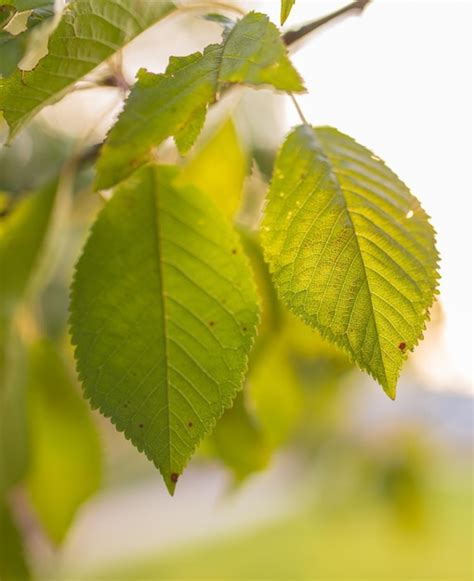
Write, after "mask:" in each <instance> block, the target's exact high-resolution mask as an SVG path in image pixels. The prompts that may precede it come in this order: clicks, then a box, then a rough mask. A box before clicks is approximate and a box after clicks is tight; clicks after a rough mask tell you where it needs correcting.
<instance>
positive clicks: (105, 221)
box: [70, 166, 258, 493]
mask: <svg viewBox="0 0 474 581" xmlns="http://www.w3.org/2000/svg"><path fill="white" fill-rule="evenodd" d="M175 178H176V171H175V170H174V169H173V168H164V167H161V168H160V167H153V166H147V167H145V168H143V169H141V170H140V171H138V172H135V173H134V174H133V176H131V178H130V179H129V180H128V181H127V182H125V183H124V184H123V185H122V186H121V187H119V188H118V189H117V191H116V192H115V194H114V195H113V197H112V199H111V200H110V201H109V202H108V203H107V205H106V206H105V208H104V209H103V210H102V212H101V214H100V215H99V218H98V220H97V222H96V224H95V226H94V227H93V229H92V234H91V237H90V239H89V241H88V242H87V245H86V247H85V250H84V253H83V255H82V257H81V259H80V261H79V263H78V266H77V272H76V276H75V280H74V283H73V287H72V304H71V320H70V322H71V332H72V339H73V343H74V344H75V345H76V350H75V356H76V359H77V368H78V371H79V375H80V377H81V379H82V381H83V383H84V389H85V393H86V396H87V397H88V398H90V400H91V403H92V405H93V406H94V407H99V408H100V410H101V411H102V413H103V414H104V415H106V416H108V417H111V418H112V421H113V423H114V424H115V425H116V426H117V428H118V429H119V430H120V431H124V432H125V435H126V436H127V438H130V439H131V440H132V442H133V444H134V445H135V446H136V447H137V448H138V449H139V450H141V451H142V450H143V451H145V453H146V455H147V456H148V458H150V459H151V460H152V461H153V462H154V463H155V465H156V466H157V467H158V468H159V469H160V471H161V473H162V475H163V477H164V480H165V482H166V485H167V487H168V489H169V491H170V493H173V492H174V488H175V485H176V481H177V479H178V477H179V475H180V474H181V473H182V471H183V469H184V467H185V465H186V464H187V462H188V460H189V458H190V457H191V455H192V453H193V452H194V449H195V447H196V445H197V444H198V443H199V441H200V440H201V439H202V437H203V436H204V435H205V434H207V433H209V432H210V431H211V430H212V428H213V427H214V425H215V422H216V420H217V419H218V418H219V417H220V416H221V415H222V413H223V412H224V409H225V408H228V407H230V406H231V405H232V401H233V399H234V398H235V396H236V393H237V392H238V390H239V389H240V388H241V386H242V381H243V376H244V373H245V371H246V368H247V360H248V354H249V351H250V348H251V346H252V343H253V341H254V337H255V333H256V326H257V322H258V307H257V298H256V293H255V289H254V285H253V281H252V277H251V271H250V268H249V266H248V264H247V261H246V259H245V257H244V256H243V253H242V250H241V248H240V245H239V241H238V238H237V235H236V234H235V233H234V232H233V231H232V230H231V228H230V226H229V225H227V223H226V221H225V220H223V218H222V216H221V215H220V214H219V212H218V211H217V209H216V208H215V207H214V206H213V204H212V203H211V202H210V201H209V200H208V199H207V198H206V196H204V195H203V194H202V193H200V192H199V191H198V190H196V189H194V188H178V187H176V186H173V185H172V181H173V180H174V179H175Z"/></svg>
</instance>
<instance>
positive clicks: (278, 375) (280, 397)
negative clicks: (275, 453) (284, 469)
mask: <svg viewBox="0 0 474 581" xmlns="http://www.w3.org/2000/svg"><path fill="white" fill-rule="evenodd" d="M288 355H289V354H288V348H287V345H286V343H285V341H284V340H283V339H282V338H281V337H274V338H273V340H272V341H269V342H268V344H267V345H266V346H265V348H264V350H263V352H262V353H260V356H259V357H258V359H257V361H255V362H254V365H253V366H252V367H251V370H250V373H249V378H248V382H249V394H250V397H251V400H252V402H253V404H254V406H255V416H256V417H257V418H258V421H259V424H260V425H261V428H262V432H263V434H264V436H265V439H266V440H267V441H268V443H269V446H270V447H271V448H272V449H273V448H276V447H277V446H279V445H281V444H283V443H284V442H286V441H287V440H288V438H289V437H290V436H291V434H292V432H293V431H294V429H295V427H296V425H297V424H298V420H299V419H300V417H301V412H302V410H303V398H302V393H301V391H300V387H299V385H298V378H297V376H296V373H295V371H294V369H293V367H292V364H291V362H290V359H289V356H288Z"/></svg>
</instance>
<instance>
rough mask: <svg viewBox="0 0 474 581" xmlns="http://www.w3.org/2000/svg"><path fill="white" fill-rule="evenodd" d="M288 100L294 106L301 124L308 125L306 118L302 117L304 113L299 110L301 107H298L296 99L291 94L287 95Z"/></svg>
mask: <svg viewBox="0 0 474 581" xmlns="http://www.w3.org/2000/svg"><path fill="white" fill-rule="evenodd" d="M288 95H289V97H290V99H291V100H292V101H293V105H294V106H295V109H296V110H297V111H298V115H299V117H300V119H301V121H302V122H303V124H304V125H309V123H308V121H307V120H306V117H305V116H304V113H303V111H302V109H301V107H300V106H299V103H298V101H297V100H296V97H295V96H294V95H293V93H288Z"/></svg>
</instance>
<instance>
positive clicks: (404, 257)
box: [262, 126, 438, 398]
mask: <svg viewBox="0 0 474 581" xmlns="http://www.w3.org/2000/svg"><path fill="white" fill-rule="evenodd" d="M262 230H263V245H264V249H265V254H266V258H267V261H268V262H269V264H270V268H271V270H272V273H273V277H274V281H275V284H276V286H277V289H278V292H279V295H280V297H281V298H282V299H283V300H284V301H285V303H286V304H287V305H288V306H289V308H290V309H291V310H292V311H294V312H295V313H296V314H297V315H299V316H300V317H301V318H302V319H303V320H304V321H305V322H307V323H308V324H310V325H311V326H313V327H316V328H318V329H319V330H320V331H321V333H322V334H323V336H324V337H326V338H328V339H330V340H331V341H332V342H334V343H336V344H337V345H338V346H340V347H342V348H343V349H345V350H346V351H347V352H348V353H349V354H350V355H351V357H352V358H353V359H354V360H355V362H356V363H357V364H358V365H359V366H360V367H361V368H362V369H365V370H366V371H368V372H369V373H370V374H371V375H373V376H374V377H375V378H376V379H377V381H378V382H379V383H380V384H381V385H382V386H383V388H384V390H385V391H386V392H387V394H388V395H389V396H390V397H392V398H393V397H395V390H396V383H397V379H398V376H399V373H400V368H401V366H402V363H403V360H404V359H405V358H406V356H407V352H408V351H410V350H412V349H413V348H414V347H415V345H416V344H417V342H418V340H419V339H420V337H421V336H422V332H423V329H424V327H425V322H426V320H427V318H428V309H429V308H430V306H431V304H432V302H433V298H434V294H435V292H436V287H437V278H438V275H437V262H438V253H437V251H436V248H435V237H434V231H433V228H432V227H431V225H430V223H429V221H428V216H427V215H426V213H425V212H424V210H423V209H422V208H421V206H420V204H419V202H418V200H417V199H416V198H415V197H414V196H413V195H412V194H411V193H410V192H409V190H408V188H407V187H406V186H405V185H404V184H403V183H402V182H401V181H400V180H399V179H398V178H397V176H396V175H395V174H394V173H393V172H392V171H390V170H389V169H388V168H387V167H386V166H385V164H384V163H383V162H382V161H381V160H380V159H379V158H377V157H376V156H374V155H373V154H372V153H371V152H370V151H368V150H367V149H366V148H364V147H362V146H361V145H358V144H357V143H356V142H355V141H354V140H353V139H351V138H350V137H347V136H346V135H343V134H342V133H339V132H338V131H336V130H335V129H331V128H318V129H313V128H310V127H307V126H301V127H298V128H296V129H295V130H294V131H293V132H292V133H291V134H290V135H289V136H288V138H287V139H286V141H285V144H284V145H283V148H282V150H281V151H280V153H279V155H278V158H277V161H276V165H275V170H274V176H273V180H272V185H271V188H270V192H269V195H268V203H267V207H266V211H265V217H264V221H263V227H262Z"/></svg>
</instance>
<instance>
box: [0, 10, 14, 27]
mask: <svg viewBox="0 0 474 581" xmlns="http://www.w3.org/2000/svg"><path fill="white" fill-rule="evenodd" d="M15 14H16V10H15V8H14V7H13V6H8V5H7V4H2V5H0V28H4V27H5V26H6V25H7V24H8V23H9V22H10V20H11V19H12V18H13V17H14V16H15Z"/></svg>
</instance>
